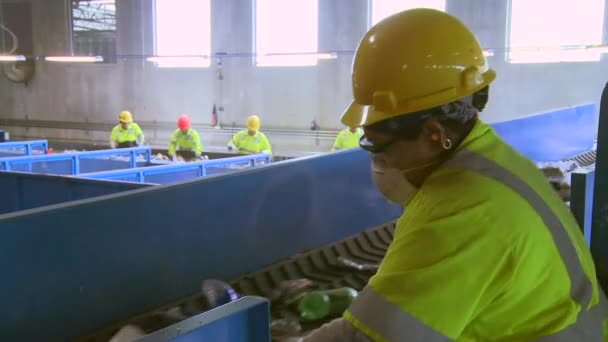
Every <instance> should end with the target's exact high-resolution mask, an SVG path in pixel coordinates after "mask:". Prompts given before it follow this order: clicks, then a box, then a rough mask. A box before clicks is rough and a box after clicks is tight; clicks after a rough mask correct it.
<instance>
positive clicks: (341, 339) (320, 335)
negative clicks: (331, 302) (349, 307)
mask: <svg viewBox="0 0 608 342" xmlns="http://www.w3.org/2000/svg"><path fill="white" fill-rule="evenodd" d="M298 342H372V340H371V339H370V338H369V337H367V336H366V335H365V334H363V333H362V332H361V331H359V330H357V329H355V328H354V327H353V326H352V325H351V324H350V323H349V322H348V321H346V320H345V319H344V318H338V319H335V320H333V321H331V322H329V323H327V324H324V325H323V326H322V327H320V328H319V329H317V330H315V331H313V332H312V333H310V334H309V335H307V336H306V337H304V338H302V339H301V340H300V341H298Z"/></svg>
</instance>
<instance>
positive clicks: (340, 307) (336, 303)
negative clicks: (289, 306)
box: [298, 287, 357, 321]
mask: <svg viewBox="0 0 608 342" xmlns="http://www.w3.org/2000/svg"><path fill="white" fill-rule="evenodd" d="M355 298H357V291H356V290H354V289H352V288H350V287H342V288H339V289H334V290H321V291H312V292H307V293H305V294H303V295H302V298H301V299H300V303H299V304H298V310H299V311H300V317H301V318H302V320H304V321H317V320H320V319H323V318H326V317H329V316H337V315H341V314H342V313H343V312H344V311H345V310H346V309H347V308H348V307H349V306H350V303H352V302H353V300H354V299H355Z"/></svg>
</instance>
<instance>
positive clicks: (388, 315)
mask: <svg viewBox="0 0 608 342" xmlns="http://www.w3.org/2000/svg"><path fill="white" fill-rule="evenodd" d="M446 304H449V303H446ZM348 312H350V314H351V315H353V316H355V317H356V318H357V319H358V320H359V321H360V322H361V323H363V324H365V326H367V327H368V328H370V329H371V330H373V331H374V332H376V333H378V334H380V335H381V336H382V337H384V338H385V339H387V340H388V341H391V342H397V341H424V342H445V341H449V339H448V338H447V337H446V336H444V335H442V334H440V333H439V332H437V331H435V330H434V329H433V328H431V327H429V326H427V325H425V324H424V323H422V322H420V321H419V320H418V319H416V318H415V317H414V316H412V315H410V314H408V313H407V312H403V311H402V310H401V309H400V308H399V307H398V306H397V305H395V304H393V303H391V302H389V301H387V300H386V299H384V297H382V296H381V295H379V294H378V293H377V292H376V291H374V289H372V288H371V287H369V286H367V287H365V288H364V289H363V291H361V292H360V293H359V295H358V296H357V299H356V300H355V301H354V302H353V303H352V304H351V306H350V307H349V308H348Z"/></svg>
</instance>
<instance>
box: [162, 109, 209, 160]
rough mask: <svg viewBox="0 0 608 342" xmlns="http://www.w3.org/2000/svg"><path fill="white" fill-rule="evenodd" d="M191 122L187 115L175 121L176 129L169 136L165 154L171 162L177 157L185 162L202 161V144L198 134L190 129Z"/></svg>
mask: <svg viewBox="0 0 608 342" xmlns="http://www.w3.org/2000/svg"><path fill="white" fill-rule="evenodd" d="M191 126H192V122H191V121H190V117H189V116H188V115H187V114H182V115H180V116H179V118H178V119H177V129H176V130H175V131H174V132H173V134H171V141H170V142H169V149H168V151H167V154H168V155H169V158H171V159H172V160H173V161H175V160H177V156H178V155H179V156H180V157H181V158H183V159H184V160H185V161H191V160H196V159H202V156H201V153H202V152H203V144H202V143H201V137H200V135H199V134H198V132H197V131H196V130H194V129H192V128H191Z"/></svg>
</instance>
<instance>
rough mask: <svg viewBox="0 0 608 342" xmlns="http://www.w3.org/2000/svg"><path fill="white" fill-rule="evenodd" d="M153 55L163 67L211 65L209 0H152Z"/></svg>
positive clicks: (156, 61) (152, 59) (154, 60)
mask: <svg viewBox="0 0 608 342" xmlns="http://www.w3.org/2000/svg"><path fill="white" fill-rule="evenodd" d="M156 55H157V56H155V57H153V58H149V59H148V60H149V61H153V62H155V63H157V65H158V66H159V67H165V68H204V67H208V66H209V65H210V64H211V60H210V58H209V55H211V4H210V0H156Z"/></svg>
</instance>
